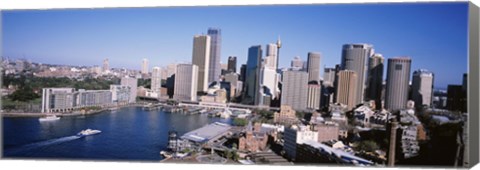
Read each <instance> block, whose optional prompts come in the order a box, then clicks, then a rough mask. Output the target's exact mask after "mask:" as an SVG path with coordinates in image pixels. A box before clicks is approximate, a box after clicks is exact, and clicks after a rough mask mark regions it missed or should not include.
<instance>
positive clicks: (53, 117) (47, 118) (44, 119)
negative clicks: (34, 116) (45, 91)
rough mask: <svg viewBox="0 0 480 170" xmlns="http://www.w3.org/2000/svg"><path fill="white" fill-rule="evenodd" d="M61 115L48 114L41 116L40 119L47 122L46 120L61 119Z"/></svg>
mask: <svg viewBox="0 0 480 170" xmlns="http://www.w3.org/2000/svg"><path fill="white" fill-rule="evenodd" d="M59 119H60V117H57V116H55V115H47V116H46V117H41V118H39V119H38V120H39V121H40V122H45V121H54V120H59Z"/></svg>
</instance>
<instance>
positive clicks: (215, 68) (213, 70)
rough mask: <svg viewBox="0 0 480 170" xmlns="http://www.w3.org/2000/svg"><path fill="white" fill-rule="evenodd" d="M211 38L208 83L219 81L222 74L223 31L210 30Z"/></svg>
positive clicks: (217, 29)
mask: <svg viewBox="0 0 480 170" xmlns="http://www.w3.org/2000/svg"><path fill="white" fill-rule="evenodd" d="M207 34H208V36H210V66H209V69H208V83H211V82H214V81H218V80H219V79H220V74H221V72H222V69H221V66H220V59H221V55H220V52H221V49H222V31H221V30H220V29H219V28H208V32H207Z"/></svg>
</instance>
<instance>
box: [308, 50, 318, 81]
mask: <svg viewBox="0 0 480 170" xmlns="http://www.w3.org/2000/svg"><path fill="white" fill-rule="evenodd" d="M307 72H308V81H309V82H310V81H317V83H318V82H319V81H320V53H317V52H309V53H308V59H307Z"/></svg>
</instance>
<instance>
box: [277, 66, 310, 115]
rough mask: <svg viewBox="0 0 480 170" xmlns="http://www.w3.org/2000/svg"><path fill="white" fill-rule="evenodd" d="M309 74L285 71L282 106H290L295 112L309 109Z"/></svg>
mask: <svg viewBox="0 0 480 170" xmlns="http://www.w3.org/2000/svg"><path fill="white" fill-rule="evenodd" d="M307 87H308V73H307V72H303V71H284V72H283V86H282V98H281V101H280V103H281V105H289V106H291V107H292V108H293V109H294V110H299V111H300V110H305V109H306V108H307V89H308V88H307Z"/></svg>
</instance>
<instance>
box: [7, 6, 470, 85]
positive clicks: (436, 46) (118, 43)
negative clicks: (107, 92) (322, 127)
mask: <svg viewBox="0 0 480 170" xmlns="http://www.w3.org/2000/svg"><path fill="white" fill-rule="evenodd" d="M467 7H468V6H467V3H430V4H425V3H419V4H408V5H405V4H361V5H358V4H353V5H298V6H248V7H245V6H237V7H233V6H230V7H181V8H144V9H135V8H117V9H94V10H71V9H69V10H51V11H38V10H30V11H3V12H2V13H3V15H2V16H3V18H2V21H3V25H4V28H3V32H4V38H3V47H2V48H3V49H4V51H3V54H2V56H3V57H10V58H23V57H25V58H26V59H30V60H32V61H34V62H41V63H48V64H66V65H74V64H76V65H86V66H93V65H101V62H102V60H103V59H106V58H109V62H110V64H109V65H110V67H111V68H122V67H125V68H129V69H136V70H140V68H139V65H140V62H141V60H142V59H143V58H147V59H148V60H149V65H150V66H152V67H153V66H167V65H168V64H170V63H174V62H177V63H181V62H185V61H190V59H191V57H192V51H191V49H192V38H193V36H194V35H198V34H206V33H207V29H208V28H210V27H215V28H220V29H221V30H222V44H221V48H222V49H221V51H222V52H221V54H222V56H221V62H222V63H227V60H228V56H237V67H240V66H241V64H244V63H246V60H247V52H248V48H249V47H250V46H254V45H261V46H262V48H265V47H266V45H267V44H269V43H275V42H276V40H277V38H278V36H280V38H281V40H282V43H283V45H282V49H281V53H280V55H279V56H280V60H279V61H280V63H279V67H280V68H282V67H288V65H289V63H290V61H291V60H292V59H293V58H294V57H295V56H300V58H301V59H302V60H304V61H306V60H307V54H308V52H314V51H318V52H320V53H321V56H322V58H321V62H320V63H321V65H320V70H321V72H320V76H321V77H323V70H324V68H325V66H326V67H334V66H335V64H339V63H341V52H342V50H341V49H342V45H344V44H350V43H368V44H372V45H373V49H374V50H375V52H376V53H381V54H383V56H384V57H385V60H387V59H389V58H393V57H397V56H409V57H411V58H412V70H418V69H427V70H430V71H432V72H434V73H435V75H436V77H435V80H434V81H435V82H434V86H435V88H439V87H440V88H445V87H447V85H448V84H460V82H461V78H462V77H461V75H462V74H463V73H465V72H467V45H466V43H467V34H466V31H465V30H466V28H467V21H466V18H467V17H458V16H460V15H464V16H466V15H467ZM447 10H448V12H446V11H447ZM245 11H249V12H248V13H244V14H243V12H245ZM292 11H295V12H292ZM344 11H349V13H348V15H345V14H344V13H343V12H344ZM407 12H408V13H407ZM237 13H242V15H241V16H236V15H234V14H237ZM293 13H295V14H293ZM378 13H382V15H377V14H378ZM218 14H229V15H218ZM214 15H218V16H219V17H218V19H216V20H213V21H205V22H203V20H202V22H200V21H198V20H196V18H199V17H200V18H201V17H208V16H214ZM156 16H158V17H156ZM167 16H168V17H171V18H170V19H168V18H163V17H167ZM226 16H228V17H226ZM259 16H260V17H259ZM279 16H280V17H279ZM350 16H356V17H353V18H352V17H350ZM409 16H410V17H409ZM92 17H93V18H92ZM412 17H413V18H412ZM298 18H302V19H303V20H301V21H298ZM359 18H360V19H359ZM361 18H368V20H362V19H361ZM172 20H173V21H174V22H175V23H173V21H172ZM169 21H172V23H170V22H169ZM269 21H271V22H269ZM317 21H318V22H317ZM389 21H390V22H391V21H393V22H394V23H390V24H386V23H385V22H389ZM248 23H250V25H255V24H254V23H259V24H262V26H261V27H258V28H257V27H254V26H249V24H248ZM265 23H267V24H265ZM246 24H247V25H246ZM26 25H28V26H29V27H25V26H26ZM351 25H354V26H358V27H351ZM172 31H173V32H174V33H172ZM383 31H386V32H383ZM127 33H130V34H131V35H130V34H127ZM162 37H163V38H162ZM461 56H464V57H461ZM262 57H266V56H265V54H264V53H263V54H262ZM432 59H435V60H432ZM452 67H456V68H453V69H452ZM444 68H450V69H448V70H447V69H444ZM384 72H386V68H385V69H384ZM385 77H386V75H384V80H385Z"/></svg>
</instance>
